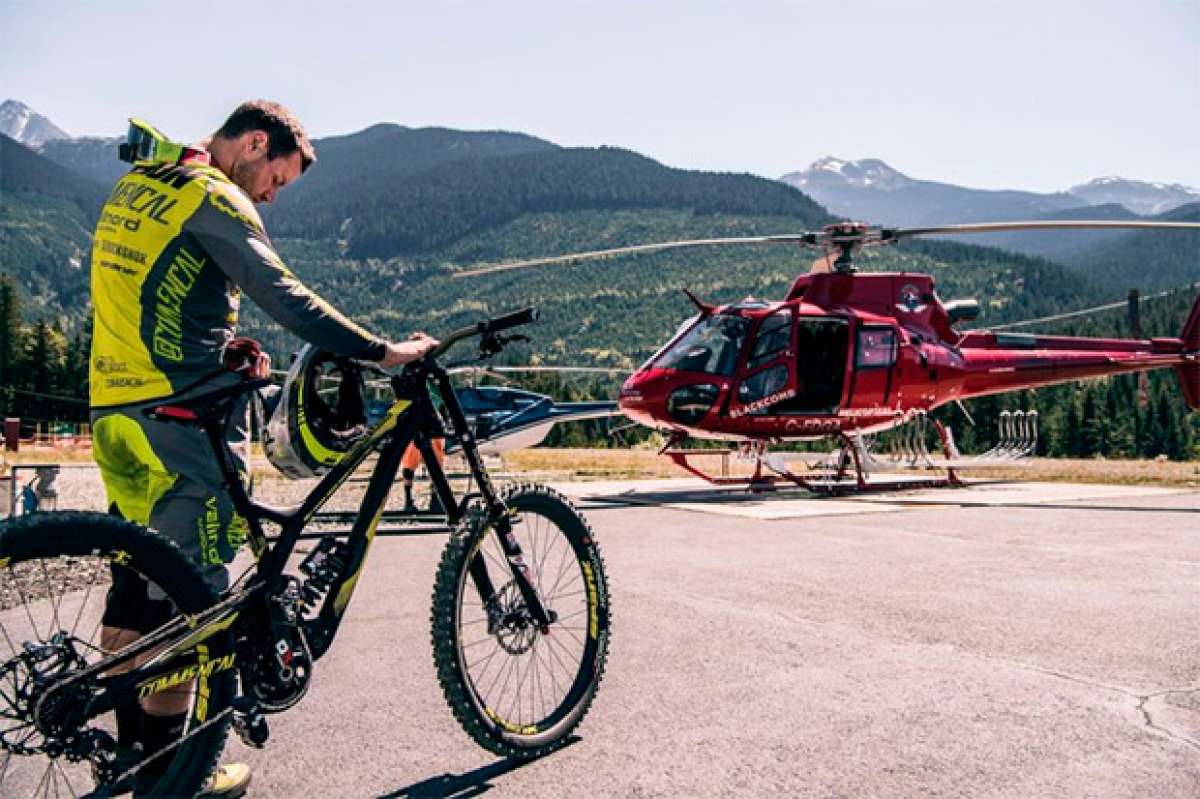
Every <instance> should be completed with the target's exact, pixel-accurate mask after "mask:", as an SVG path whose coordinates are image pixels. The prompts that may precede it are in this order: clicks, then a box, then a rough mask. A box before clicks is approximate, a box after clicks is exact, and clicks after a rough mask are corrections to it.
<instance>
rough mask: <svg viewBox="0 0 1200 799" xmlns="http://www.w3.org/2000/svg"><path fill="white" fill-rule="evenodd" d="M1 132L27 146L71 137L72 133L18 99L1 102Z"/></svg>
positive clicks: (38, 145)
mask: <svg viewBox="0 0 1200 799" xmlns="http://www.w3.org/2000/svg"><path fill="white" fill-rule="evenodd" d="M0 133H3V134H4V135H5V136H8V137H9V138H10V139H15V140H16V141H19V142H21V144H24V145H25V146H27V147H41V146H42V145H43V144H45V143H46V142H48V141H50V140H52V139H69V138H71V134H69V133H67V132H66V131H64V130H63V129H62V128H60V127H58V126H57V125H55V124H54V123H53V122H51V121H50V120H49V119H47V118H46V117H44V116H42V115H41V114H39V113H38V112H37V111H34V110H33V109H32V108H30V107H29V106H27V105H25V104H24V103H22V102H20V101H18V100H5V101H4V103H3V104H0Z"/></svg>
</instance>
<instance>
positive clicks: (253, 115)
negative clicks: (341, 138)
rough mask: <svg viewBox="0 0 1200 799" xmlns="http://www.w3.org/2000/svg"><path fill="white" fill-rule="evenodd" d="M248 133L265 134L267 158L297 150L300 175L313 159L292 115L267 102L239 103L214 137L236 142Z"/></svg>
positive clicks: (309, 144) (250, 101)
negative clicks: (239, 137)
mask: <svg viewBox="0 0 1200 799" xmlns="http://www.w3.org/2000/svg"><path fill="white" fill-rule="evenodd" d="M252 130H261V131H262V132H263V133H265V134H267V157H268V158H278V157H279V156H281V155H291V154H292V153H294V152H296V151H297V150H299V151H300V171H301V172H303V171H304V170H306V169H308V167H309V166H310V165H311V164H312V163H313V161H316V160H317V154H316V152H314V151H313V146H312V142H310V141H309V140H308V134H307V133H305V132H304V128H303V127H302V126H301V125H300V120H298V119H296V118H295V117H294V116H292V112H291V111H288V110H287V109H286V108H284V107H283V106H282V105H280V104H279V103H273V102H271V101H270V100H249V101H247V102H244V103H242V104H241V105H239V106H238V107H237V108H235V109H234V111H233V113H232V114H230V115H229V119H227V120H225V124H223V125H221V127H220V128H219V129H218V130H217V132H216V134H215V135H216V136H219V137H220V138H222V139H236V138H237V137H238V136H241V135H242V134H243V133H246V132H248V131H252Z"/></svg>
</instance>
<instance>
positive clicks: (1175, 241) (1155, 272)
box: [1063, 203, 1200, 291]
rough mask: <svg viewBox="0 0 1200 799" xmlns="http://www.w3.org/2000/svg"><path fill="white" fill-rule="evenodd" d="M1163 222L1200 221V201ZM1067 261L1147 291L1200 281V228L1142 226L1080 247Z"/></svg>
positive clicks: (1094, 275)
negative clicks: (1133, 230) (1108, 240)
mask: <svg viewBox="0 0 1200 799" xmlns="http://www.w3.org/2000/svg"><path fill="white" fill-rule="evenodd" d="M1155 219H1158V220H1160V221H1163V222H1200V203H1192V204H1191V205H1184V206H1181V207H1179V208H1176V209H1175V210H1173V211H1168V212H1167V213H1165V214H1162V215H1160V216H1157V217H1155ZM1063 263H1065V264H1067V265H1068V266H1070V267H1071V268H1072V269H1073V270H1075V271H1076V272H1078V273H1079V274H1082V275H1086V276H1087V277H1088V278H1089V279H1091V280H1094V281H1096V282H1098V283H1101V284H1104V285H1109V286H1121V285H1137V286H1139V287H1141V288H1142V289H1144V290H1145V291H1153V290H1156V289H1168V288H1173V287H1175V286H1183V285H1187V284H1189V283H1200V231H1176V230H1171V231H1158V230H1139V231H1135V232H1130V233H1126V234H1125V235H1123V236H1121V237H1120V238H1117V239H1115V240H1113V241H1111V242H1104V243H1102V244H1097V245H1093V246H1091V247H1088V248H1086V249H1081V250H1077V251H1075V252H1074V253H1071V254H1069V255H1068V256H1066V257H1064V259H1063Z"/></svg>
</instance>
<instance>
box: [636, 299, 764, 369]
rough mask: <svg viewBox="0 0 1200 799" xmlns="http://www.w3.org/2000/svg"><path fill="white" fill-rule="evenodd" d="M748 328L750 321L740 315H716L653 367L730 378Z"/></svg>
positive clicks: (697, 327) (694, 329) (664, 354)
mask: <svg viewBox="0 0 1200 799" xmlns="http://www.w3.org/2000/svg"><path fill="white" fill-rule="evenodd" d="M749 328H750V320H748V319H744V318H742V317H740V316H732V315H728V314H715V315H713V316H709V317H707V318H705V319H701V320H700V321H699V322H697V323H696V326H695V327H693V328H692V329H691V330H689V331H688V332H687V333H685V334H684V335H683V337H682V338H680V339H679V341H677V342H676V343H675V345H674V346H673V347H671V348H670V349H669V350H667V351H666V352H665V353H663V355H662V357H660V358H659V359H658V362H657V363H655V364H654V365H655V366H657V367H658V368H660V369H679V370H681V371H685V372H704V373H706V374H712V375H722V376H724V377H728V376H729V375H732V374H733V369H734V367H735V366H736V365H737V358H738V353H739V352H741V349H742V344H743V342H745V340H746V331H747V330H748V329H749Z"/></svg>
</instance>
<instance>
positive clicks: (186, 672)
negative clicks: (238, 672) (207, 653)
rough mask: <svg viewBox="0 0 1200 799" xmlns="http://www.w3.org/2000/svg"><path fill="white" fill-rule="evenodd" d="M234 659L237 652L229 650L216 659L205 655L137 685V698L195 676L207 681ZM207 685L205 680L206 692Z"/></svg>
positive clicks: (188, 680) (228, 666)
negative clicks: (201, 658) (191, 662)
mask: <svg viewBox="0 0 1200 799" xmlns="http://www.w3.org/2000/svg"><path fill="white" fill-rule="evenodd" d="M236 660H237V652H230V653H229V654H228V655H225V656H224V657H220V658H217V659H216V660H210V659H208V658H207V657H205V658H204V659H203V660H197V662H195V663H193V664H191V665H190V666H184V667H183V668H181V669H178V670H176V671H173V672H170V673H169V674H164V675H163V676H161V677H155V678H153V679H150V680H146V682H144V683H141V684H140V685H138V699H145V698H146V697H148V696H152V695H154V694H158V693H162V692H163V691H167V690H170V689H171V688H178V687H179V686H181V685H186V684H187V683H190V682H191V681H192V680H195V679H197V678H199V679H201V680H202V681H207V680H208V678H209V677H211V676H212V675H214V674H217V673H218V672H222V671H227V670H229V669H231V668H233V664H234V661H236ZM207 687H208V686H207V682H205V689H206V691H205V692H206V693H207ZM204 710H205V715H207V707H206V708H205V709H204Z"/></svg>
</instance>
